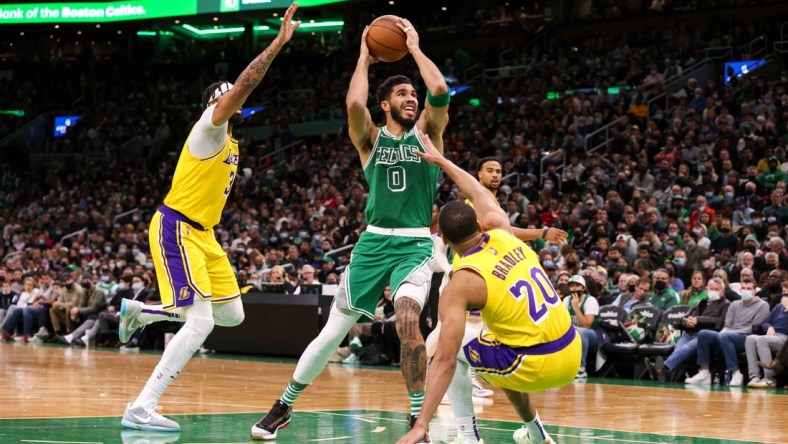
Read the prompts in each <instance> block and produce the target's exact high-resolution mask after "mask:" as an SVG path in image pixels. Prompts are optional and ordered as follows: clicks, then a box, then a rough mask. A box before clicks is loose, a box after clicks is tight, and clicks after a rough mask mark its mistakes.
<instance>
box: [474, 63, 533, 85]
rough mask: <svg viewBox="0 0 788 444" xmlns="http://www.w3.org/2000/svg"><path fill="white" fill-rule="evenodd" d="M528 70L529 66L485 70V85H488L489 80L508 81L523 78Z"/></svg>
mask: <svg viewBox="0 0 788 444" xmlns="http://www.w3.org/2000/svg"><path fill="white" fill-rule="evenodd" d="M527 69H528V66H527V65H515V66H499V67H497V68H489V69H485V70H484V77H483V83H486V82H487V80H488V79H489V80H495V79H508V78H512V77H517V76H522V75H524V74H525V73H526V70H527Z"/></svg>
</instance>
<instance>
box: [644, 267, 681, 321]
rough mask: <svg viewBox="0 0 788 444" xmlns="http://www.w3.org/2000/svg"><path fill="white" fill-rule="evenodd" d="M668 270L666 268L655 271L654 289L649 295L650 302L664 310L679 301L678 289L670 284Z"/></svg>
mask: <svg viewBox="0 0 788 444" xmlns="http://www.w3.org/2000/svg"><path fill="white" fill-rule="evenodd" d="M669 279H670V277H669V276H668V272H667V271H666V270H665V269H664V268H660V269H659V270H657V271H655V272H654V277H653V280H654V290H653V291H652V292H651V293H650V294H649V296H648V302H649V303H651V304H652V305H654V306H655V307H657V308H659V309H660V310H662V311H665V310H667V309H668V308H670V307H672V306H674V305H676V304H678V303H679V296H678V294H677V293H676V290H674V289H672V288H670V286H669V285H668V280H669Z"/></svg>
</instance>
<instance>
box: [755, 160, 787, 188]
mask: <svg viewBox="0 0 788 444" xmlns="http://www.w3.org/2000/svg"><path fill="white" fill-rule="evenodd" d="M778 182H788V174H786V173H785V171H783V170H781V169H780V161H779V160H777V158H776V157H774V156H772V157H770V158H769V168H767V169H766V171H764V172H762V173H761V174H760V175H759V176H758V183H760V184H761V185H762V186H764V187H765V188H766V189H769V190H771V189H772V188H774V187H775V186H776V185H777V183H778Z"/></svg>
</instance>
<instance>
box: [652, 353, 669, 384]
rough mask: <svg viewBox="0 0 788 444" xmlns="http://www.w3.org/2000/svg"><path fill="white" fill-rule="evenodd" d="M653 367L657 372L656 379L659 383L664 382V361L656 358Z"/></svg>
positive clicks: (666, 376) (665, 374)
mask: <svg viewBox="0 0 788 444" xmlns="http://www.w3.org/2000/svg"><path fill="white" fill-rule="evenodd" d="M654 367H655V369H656V371H657V379H658V380H659V382H666V381H667V380H668V368H667V367H665V359H664V358H662V356H657V360H656V362H654Z"/></svg>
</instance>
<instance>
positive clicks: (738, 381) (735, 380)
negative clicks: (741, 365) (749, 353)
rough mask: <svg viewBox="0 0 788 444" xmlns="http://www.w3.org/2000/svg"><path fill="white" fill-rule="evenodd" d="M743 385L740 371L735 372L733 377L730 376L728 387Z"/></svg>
mask: <svg viewBox="0 0 788 444" xmlns="http://www.w3.org/2000/svg"><path fill="white" fill-rule="evenodd" d="M743 383H744V375H742V374H741V372H740V371H738V370H736V371H735V372H733V375H731V382H730V383H729V384H728V385H729V386H731V387H741V385H742V384H743Z"/></svg>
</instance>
